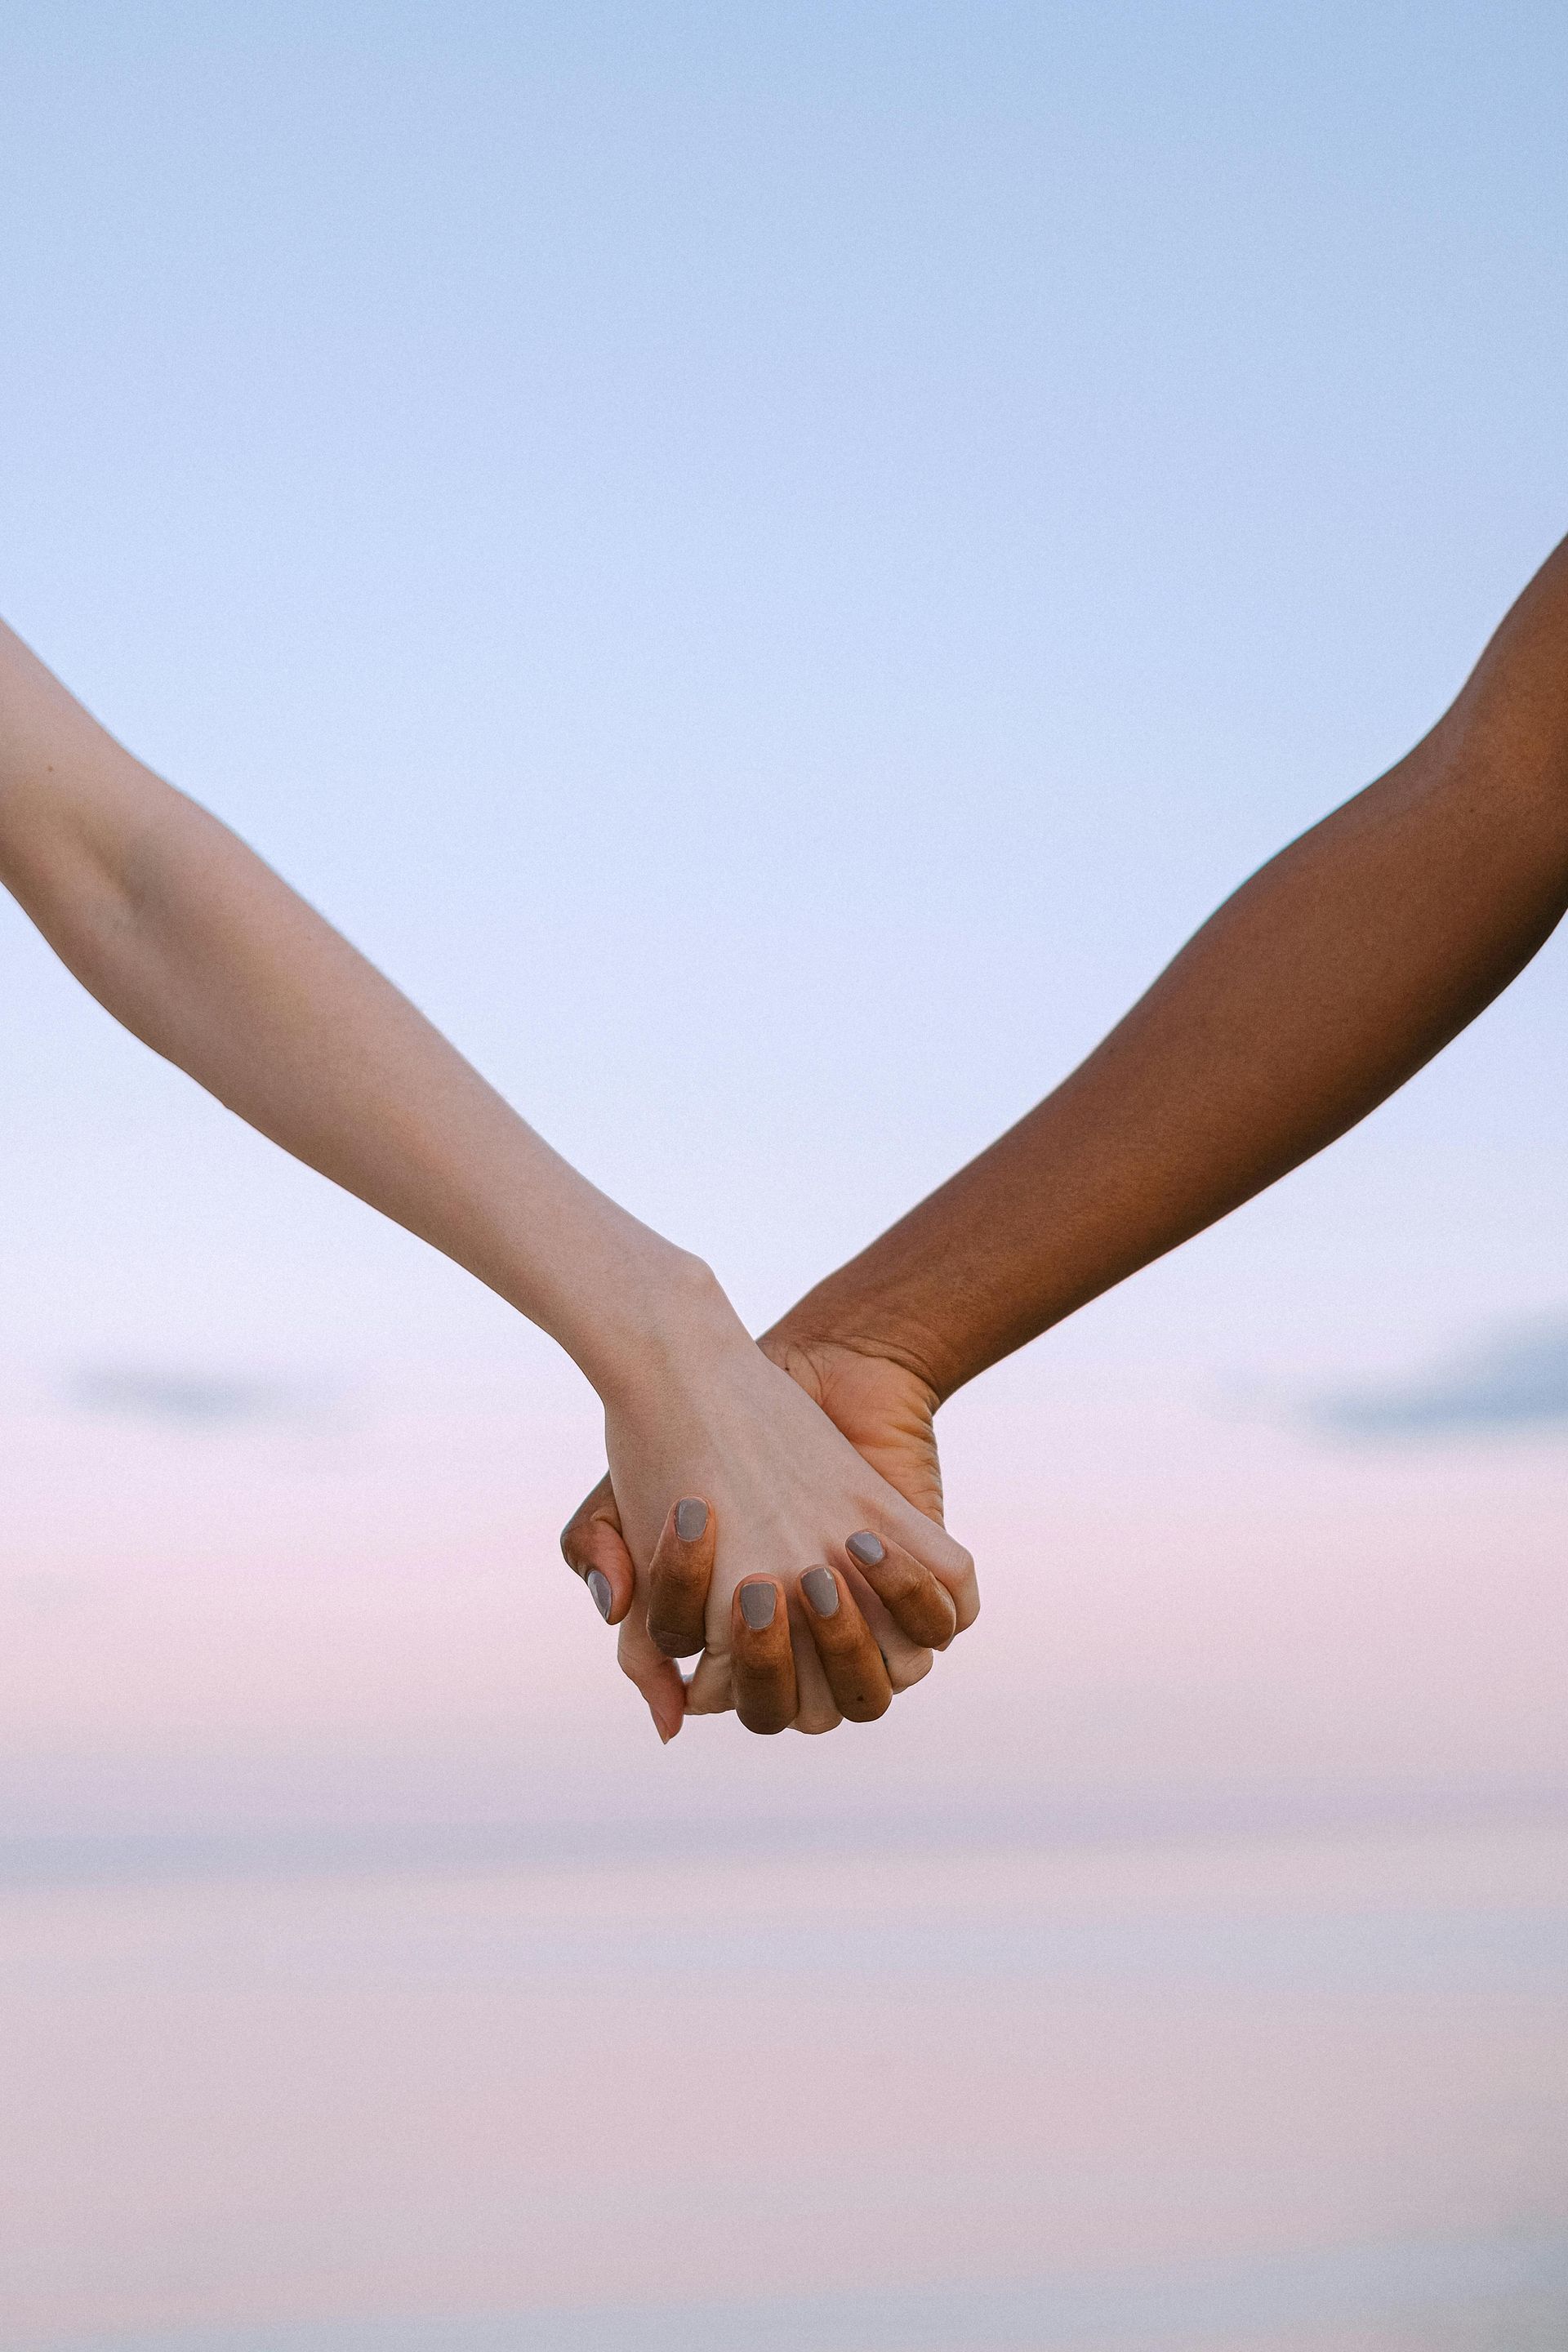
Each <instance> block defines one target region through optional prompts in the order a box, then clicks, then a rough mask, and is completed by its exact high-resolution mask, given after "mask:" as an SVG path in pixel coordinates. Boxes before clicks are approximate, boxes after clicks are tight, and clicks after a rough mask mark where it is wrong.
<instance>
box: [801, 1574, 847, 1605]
mask: <svg viewBox="0 0 1568 2352" xmlns="http://www.w3.org/2000/svg"><path fill="white" fill-rule="evenodd" d="M800 1589H801V1591H803V1592H804V1593H805V1597H806V1599H807V1600H808V1601H810V1603H811V1605H812V1607H813V1608H814V1609H815V1610H816V1613H817V1615H818V1616H819V1617H837V1614H838V1584H837V1579H836V1578H835V1576H834V1574H833V1571H832V1570H831V1569H826V1568H808V1569H807V1570H806V1571H805V1575H804V1576H803V1577H802V1578H801V1580H800Z"/></svg>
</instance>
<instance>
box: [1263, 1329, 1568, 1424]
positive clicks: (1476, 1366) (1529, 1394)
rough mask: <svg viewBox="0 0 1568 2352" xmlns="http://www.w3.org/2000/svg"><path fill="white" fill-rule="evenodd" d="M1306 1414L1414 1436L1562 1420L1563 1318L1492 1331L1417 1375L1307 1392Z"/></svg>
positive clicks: (1565, 1381) (1567, 1341)
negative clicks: (1359, 1386) (1320, 1393)
mask: <svg viewBox="0 0 1568 2352" xmlns="http://www.w3.org/2000/svg"><path fill="white" fill-rule="evenodd" d="M1307 1418H1308V1419H1309V1421H1310V1422H1311V1423H1312V1424H1313V1426H1314V1427H1315V1428H1318V1429H1321V1430H1324V1431H1327V1432H1329V1433H1331V1434H1332V1435H1334V1436H1336V1437H1362V1438H1378V1437H1420V1436H1425V1435H1426V1434H1428V1433H1430V1434H1432V1435H1434V1436H1440V1435H1447V1434H1449V1433H1453V1432H1455V1431H1458V1430H1477V1431H1480V1430H1518V1429H1541V1428H1546V1427H1548V1426H1550V1425H1551V1424H1552V1423H1568V1317H1563V1316H1553V1317H1551V1318H1543V1319H1542V1320H1541V1321H1538V1322H1535V1323H1531V1324H1527V1325H1525V1326H1524V1327H1523V1328H1521V1329H1517V1330H1514V1331H1512V1332H1503V1333H1500V1334H1499V1335H1498V1336H1497V1337H1496V1338H1495V1339H1491V1340H1489V1341H1488V1342H1486V1343H1485V1344H1484V1345H1481V1346H1479V1347H1476V1348H1472V1349H1469V1350H1468V1351H1467V1352H1464V1353H1461V1354H1459V1355H1458V1356H1456V1357H1454V1358H1453V1359H1452V1360H1450V1361H1448V1362H1447V1363H1445V1364H1439V1365H1437V1366H1436V1367H1435V1368H1434V1369H1433V1370H1432V1371H1430V1372H1428V1373H1426V1374H1425V1375H1424V1376H1420V1377H1417V1378H1415V1379H1413V1380H1410V1381H1394V1382H1391V1383H1389V1384H1386V1385H1384V1386H1383V1387H1378V1388H1366V1389H1357V1390H1347V1391H1342V1392H1341V1393H1340V1394H1338V1395H1329V1396H1321V1397H1318V1398H1316V1399H1314V1400H1313V1401H1312V1402H1310V1404H1309V1405H1308V1407H1307Z"/></svg>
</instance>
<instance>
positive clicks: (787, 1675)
mask: <svg viewBox="0 0 1568 2352" xmlns="http://www.w3.org/2000/svg"><path fill="white" fill-rule="evenodd" d="M730 1647H731V1669H732V1672H733V1676H734V1686H735V1712H736V1714H737V1715H738V1716H739V1717H740V1718H741V1721H742V1723H743V1724H744V1725H745V1727H746V1729H747V1730H748V1731H761V1732H773V1731H785V1730H787V1729H788V1727H789V1726H790V1725H791V1724H792V1723H793V1722H794V1721H795V1717H796V1715H797V1714H798V1712H799V1708H800V1699H799V1694H798V1691H797V1688H796V1685H795V1653H794V1650H793V1649H792V1647H791V1645H790V1637H789V1612H788V1610H787V1609H786V1607H785V1606H784V1593H783V1591H781V1590H780V1588H779V1586H778V1585H777V1584H775V1583H774V1581H773V1578H772V1577H771V1576H752V1577H748V1578H747V1579H746V1581H745V1582H744V1583H743V1584H741V1585H737V1586H736V1588H735V1598H734V1600H733V1601H732V1602H731V1626H730Z"/></svg>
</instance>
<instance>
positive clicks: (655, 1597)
mask: <svg viewBox="0 0 1568 2352" xmlns="http://www.w3.org/2000/svg"><path fill="white" fill-rule="evenodd" d="M715 1540H716V1530H715V1527H714V1519H713V1513H712V1511H711V1509H710V1507H709V1505H708V1504H707V1503H705V1502H704V1501H703V1500H702V1498H701V1497H700V1496H696V1495H690V1496H687V1498H686V1500H685V1501H684V1502H680V1503H677V1504H676V1506H675V1507H674V1509H673V1510H672V1511H671V1512H670V1514H669V1517H668V1519H666V1521H665V1523H664V1533H663V1534H662V1535H661V1536H660V1537H659V1539H658V1543H657V1544H656V1545H655V1546H654V1553H653V1558H652V1559H651V1560H650V1561H649V1562H648V1571H647V1630H648V1636H649V1639H650V1640H651V1641H652V1643H653V1644H654V1647H655V1648H656V1649H658V1650H662V1651H663V1653H664V1654H665V1656H666V1657H667V1658H689V1657H690V1656H692V1655H693V1654H694V1653H695V1652H697V1651H698V1650H700V1649H701V1647H702V1644H703V1643H704V1642H705V1641H706V1640H707V1633H706V1629H705V1626H704V1623H703V1616H704V1612H705V1611H706V1609H707V1605H708V1587H709V1584H710V1581H711V1579H712V1575H713V1549H714V1543H715Z"/></svg>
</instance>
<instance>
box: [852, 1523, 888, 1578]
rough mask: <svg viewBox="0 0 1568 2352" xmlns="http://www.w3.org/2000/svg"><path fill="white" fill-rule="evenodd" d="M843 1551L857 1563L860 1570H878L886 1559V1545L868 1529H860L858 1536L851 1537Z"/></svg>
mask: <svg viewBox="0 0 1568 2352" xmlns="http://www.w3.org/2000/svg"><path fill="white" fill-rule="evenodd" d="M844 1549H845V1550H846V1551H847V1553H848V1555H849V1557H850V1559H858V1561H859V1563H860V1565H861V1567H862V1568H880V1567H881V1565H882V1562H883V1561H884V1560H885V1559H887V1557H888V1547H887V1545H886V1544H885V1543H884V1542H883V1541H882V1538H881V1537H880V1536H874V1535H873V1534H872V1533H871V1531H870V1529H869V1528H862V1529H861V1531H860V1533H859V1534H858V1536H851V1537H850V1538H849V1540H848V1542H847V1544H846V1545H845V1547H844Z"/></svg>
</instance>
